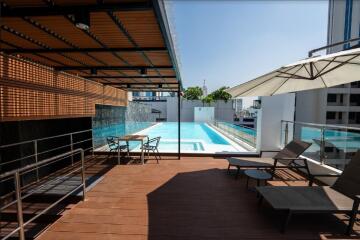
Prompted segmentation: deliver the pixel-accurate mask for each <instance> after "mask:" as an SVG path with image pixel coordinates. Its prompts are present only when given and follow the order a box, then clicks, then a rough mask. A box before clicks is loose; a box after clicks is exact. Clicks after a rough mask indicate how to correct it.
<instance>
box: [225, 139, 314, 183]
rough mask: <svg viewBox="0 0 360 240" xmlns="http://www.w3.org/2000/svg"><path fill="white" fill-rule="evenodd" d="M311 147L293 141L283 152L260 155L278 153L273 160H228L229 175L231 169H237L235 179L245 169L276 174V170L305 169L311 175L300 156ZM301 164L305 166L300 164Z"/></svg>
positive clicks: (264, 158)
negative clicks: (269, 171) (262, 170)
mask: <svg viewBox="0 0 360 240" xmlns="http://www.w3.org/2000/svg"><path fill="white" fill-rule="evenodd" d="M310 145H311V143H307V142H303V141H300V140H293V141H291V142H290V143H288V144H287V145H286V146H285V147H284V148H283V149H282V150H281V151H262V152H261V154H260V155H261V156H262V155H263V152H278V153H277V154H276V155H275V156H274V157H273V158H266V157H260V158H235V157H231V158H227V160H228V162H229V166H228V173H230V168H231V167H236V168H237V171H236V174H235V178H237V177H238V176H239V173H240V170H241V169H243V168H256V169H270V170H272V171H273V172H275V169H276V168H291V169H294V168H303V169H305V170H306V171H307V173H308V174H309V173H310V172H309V168H308V164H307V160H306V159H304V158H300V157H299V156H300V155H301V154H302V153H303V152H305V150H306V149H307V148H309V147H310ZM300 162H302V163H303V164H299V163H300Z"/></svg>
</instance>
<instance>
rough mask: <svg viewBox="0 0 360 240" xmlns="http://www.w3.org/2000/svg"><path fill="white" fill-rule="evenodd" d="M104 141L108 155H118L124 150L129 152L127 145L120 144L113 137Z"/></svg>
mask: <svg viewBox="0 0 360 240" xmlns="http://www.w3.org/2000/svg"><path fill="white" fill-rule="evenodd" d="M106 141H107V144H108V147H109V154H110V153H111V152H118V151H120V153H121V152H122V150H126V151H129V146H128V144H127V143H126V144H120V142H119V140H118V138H117V137H115V136H108V137H106Z"/></svg>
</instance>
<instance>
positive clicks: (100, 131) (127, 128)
mask: <svg viewBox="0 0 360 240" xmlns="http://www.w3.org/2000/svg"><path fill="white" fill-rule="evenodd" d="M152 125H154V123H151V122H125V123H120V124H113V125H109V126H104V127H97V128H93V134H94V145H95V147H100V146H103V145H105V144H106V137H108V136H124V135H127V134H133V133H136V132H138V131H141V130H143V129H146V128H148V127H150V126H152Z"/></svg>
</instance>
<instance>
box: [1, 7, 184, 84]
mask: <svg viewBox="0 0 360 240" xmlns="http://www.w3.org/2000/svg"><path fill="white" fill-rule="evenodd" d="M155 1H156V0H155ZM3 2H4V3H5V7H4V6H3V9H5V10H3V12H2V15H3V17H1V28H0V31H1V35H0V37H1V39H0V40H1V41H0V47H1V49H0V50H1V51H4V52H5V53H8V54H14V55H20V56H22V57H24V58H26V59H30V60H32V61H34V62H37V63H41V64H43V65H46V66H50V67H54V68H55V69H58V70H64V69H61V67H67V69H66V72H68V73H71V74H74V75H78V76H82V77H84V78H89V79H91V80H93V81H96V82H101V83H104V84H109V85H111V86H114V87H118V88H122V89H128V90H132V89H135V90H137V89H138V88H141V89H142V90H150V91H156V90H161V91H164V90H171V91H176V90H177V89H178V84H180V76H179V74H178V71H177V70H176V67H177V66H176V59H173V58H172V56H173V55H171V54H170V51H172V49H168V46H169V45H168V44H166V40H168V39H166V38H168V36H170V35H169V34H167V33H164V30H161V29H164V28H161V27H160V25H159V24H160V23H159V21H162V20H163V19H159V16H157V15H156V11H155V10H154V8H153V2H152V0H104V1H102V3H101V4H144V5H145V6H149V7H147V8H144V9H139V8H134V9H130V10H129V9H127V10H119V9H116V10H115V11H112V10H110V9H102V10H98V9H95V10H94V6H95V8H97V7H98V6H99V9H100V8H101V6H104V5H100V3H98V2H101V1H96V0H77V1H73V0H53V1H44V0H5V1H3ZM74 4H76V5H75V6H74ZM72 6H73V7H83V8H84V9H85V10H86V9H88V10H89V14H90V29H89V30H82V29H79V28H77V27H76V26H75V23H74V17H73V14H71V13H66V14H65V13H63V12H61V13H54V12H53V11H50V10H49V14H43V13H41V14H38V15H37V14H23V15H21V16H19V15H11V14H6V13H13V12H14V11H16V10H19V9H21V10H24V9H25V10H26V11H25V12H26V13H29V12H32V11H33V10H34V9H35V10H36V9H40V8H41V9H45V10H46V9H53V8H54V7H56V8H57V9H61V10H63V9H65V8H67V9H69V7H72ZM90 10H91V11H90ZM4 13H5V14H4ZM160 18H161V17H160ZM109 48H111V49H109ZM115 48H116V49H115ZM76 49H77V51H71V50H76ZM11 50H13V51H11ZM14 50H16V51H14ZM25 50H27V51H25ZM40 50H45V51H43V52H41V51H40ZM102 50H103V51H102ZM80 67H81V69H80ZM69 68H71V69H69ZM95 68H96V71H95ZM104 68H107V69H104ZM91 70H93V71H91ZM94 71H95V73H94ZM141 71H145V74H144V72H143V74H141ZM91 72H92V73H91ZM116 77H119V78H116ZM136 77H137V78H136ZM141 83H143V84H144V85H141ZM131 84H134V86H133V85H131Z"/></svg>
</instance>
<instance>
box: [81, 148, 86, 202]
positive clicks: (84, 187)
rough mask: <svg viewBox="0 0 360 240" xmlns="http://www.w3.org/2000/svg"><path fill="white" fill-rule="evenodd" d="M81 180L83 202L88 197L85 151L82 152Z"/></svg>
mask: <svg viewBox="0 0 360 240" xmlns="http://www.w3.org/2000/svg"><path fill="white" fill-rule="evenodd" d="M81 180H82V185H83V201H85V197H86V176H85V155H84V150H81Z"/></svg>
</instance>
